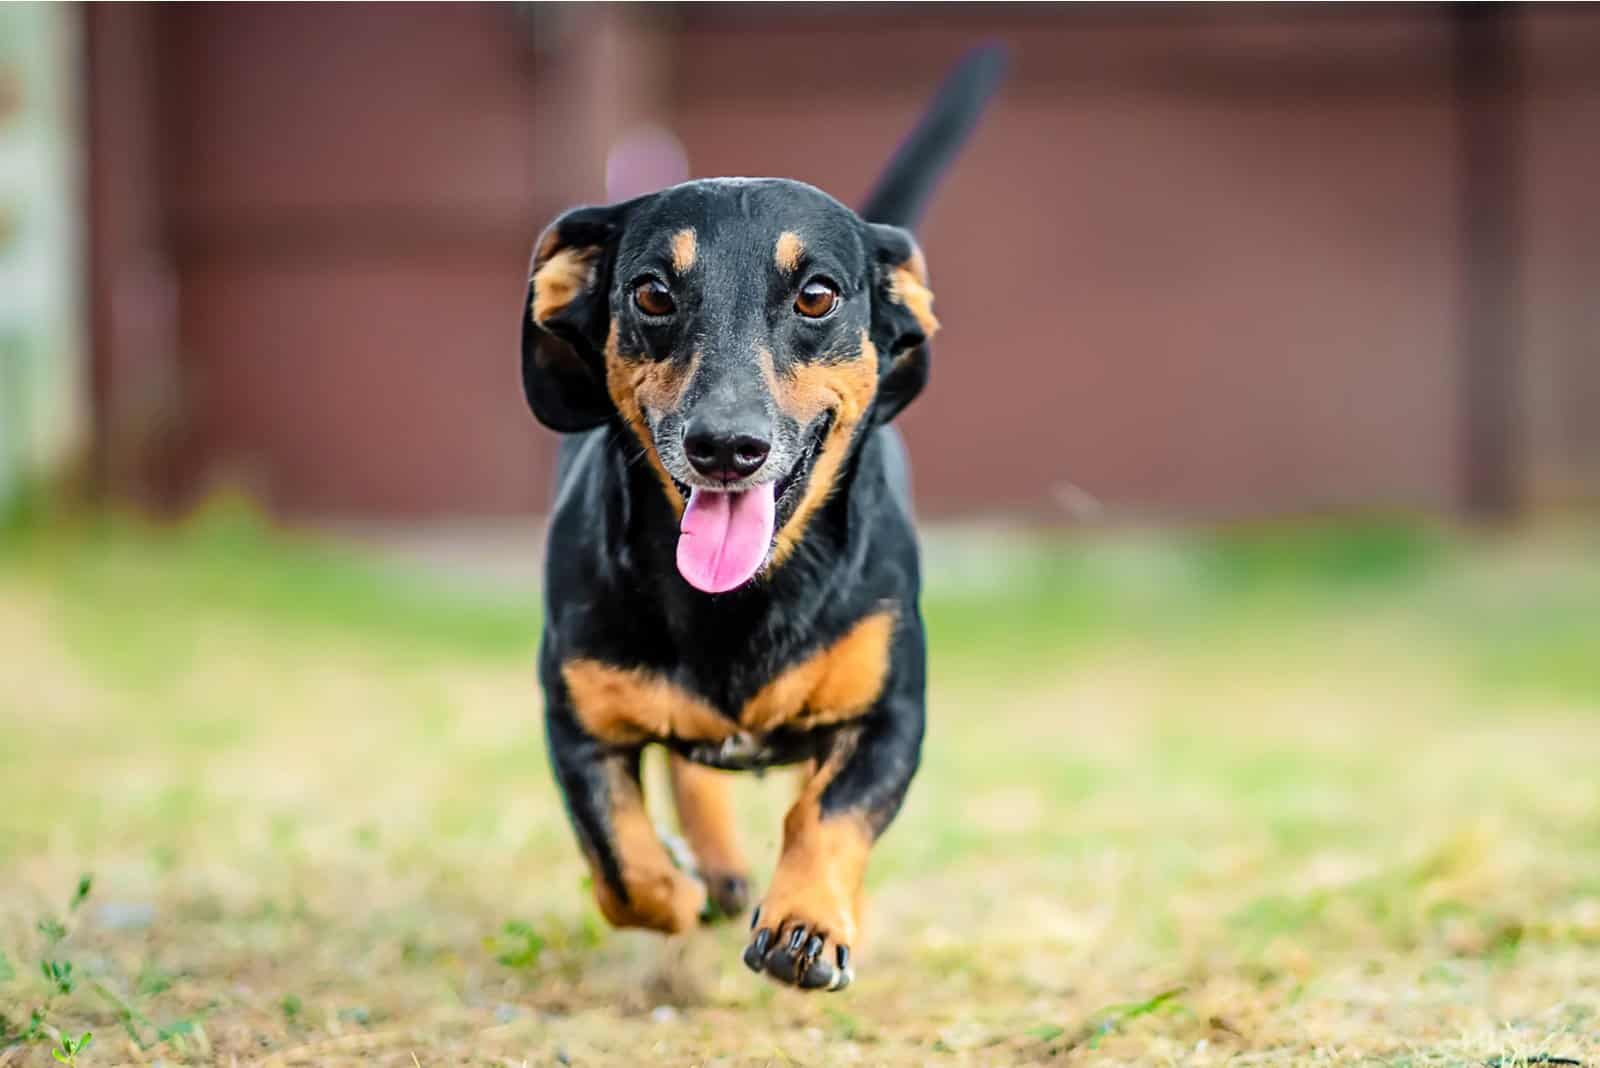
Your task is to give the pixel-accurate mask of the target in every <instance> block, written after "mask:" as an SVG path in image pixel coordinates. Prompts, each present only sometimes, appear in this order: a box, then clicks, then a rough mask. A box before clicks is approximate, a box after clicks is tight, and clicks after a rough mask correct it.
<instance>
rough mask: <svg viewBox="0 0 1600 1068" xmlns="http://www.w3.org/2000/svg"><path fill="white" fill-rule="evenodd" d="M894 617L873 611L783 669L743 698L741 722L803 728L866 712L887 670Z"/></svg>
mask: <svg viewBox="0 0 1600 1068" xmlns="http://www.w3.org/2000/svg"><path fill="white" fill-rule="evenodd" d="M893 635H894V616H893V614H891V613H889V612H876V613H874V614H872V615H870V616H867V617H866V618H865V619H863V620H861V621H860V622H859V623H857V624H856V625H855V626H854V627H851V628H850V631H849V632H848V633H847V634H845V636H844V637H843V638H840V639H839V640H838V641H836V642H834V643H833V644H832V645H830V646H828V647H827V648H826V649H823V650H822V651H821V652H819V653H816V654H814V655H812V656H810V657H808V658H806V659H805V660H802V661H801V662H800V663H798V664H795V665H793V666H791V667H788V668H785V669H784V670H783V671H781V672H779V673H778V675H777V676H776V677H775V678H774V679H773V680H772V681H771V682H769V683H767V684H766V685H765V686H763V687H762V688H761V689H760V690H759V691H758V692H757V693H756V695H755V696H754V697H752V698H751V699H750V700H748V701H746V702H745V705H744V708H743V709H742V710H741V711H740V713H739V722H740V724H742V725H743V726H744V727H745V728H746V729H747V730H750V731H752V732H754V733H757V734H763V733H766V732H767V731H772V730H776V729H777V728H779V727H796V728H801V729H806V728H810V727H819V726H823V725H824V724H829V723H839V722H842V721H844V720H847V719H854V718H855V717H857V716H859V715H861V714H862V713H864V712H866V711H867V710H868V709H869V708H871V707H872V703H873V702H874V701H876V700H877V699H878V695H879V694H880V693H882V692H883V682H884V679H886V678H887V677H888V675H889V642H890V639H891V638H892V637H893Z"/></svg>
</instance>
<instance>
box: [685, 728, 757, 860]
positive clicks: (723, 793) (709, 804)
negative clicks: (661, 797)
mask: <svg viewBox="0 0 1600 1068" xmlns="http://www.w3.org/2000/svg"><path fill="white" fill-rule="evenodd" d="M668 766H669V768H670V769H671V777H672V800H673V804H674V806H675V807H676V808H677V810H678V826H679V827H680V828H681V829H682V830H683V836H684V838H686V839H688V842H689V848H690V849H691V850H692V851H693V852H694V859H695V861H696V862H697V863H698V864H699V865H700V874H701V875H702V876H704V877H706V878H707V879H715V878H717V877H719V876H741V877H742V876H743V875H744V874H745V872H746V871H748V870H749V865H748V864H746V863H745V858H744V850H743V849H742V848H740V846H739V831H738V827H737V826H735V823H734V818H733V796H732V795H733V789H732V787H733V774H732V773H731V772H727V771H718V770H717V769H716V768H708V767H704V766H702V765H700V764H696V763H694V761H692V760H687V759H685V758H684V757H681V756H679V755H678V754H677V753H673V754H672V758H671V760H670V762H669V765H668Z"/></svg>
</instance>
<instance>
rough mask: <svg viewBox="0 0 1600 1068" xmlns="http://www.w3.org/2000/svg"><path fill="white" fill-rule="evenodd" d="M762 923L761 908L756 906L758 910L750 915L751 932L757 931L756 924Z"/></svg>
mask: <svg viewBox="0 0 1600 1068" xmlns="http://www.w3.org/2000/svg"><path fill="white" fill-rule="evenodd" d="M760 922H761V906H760V905H757V906H756V910H755V911H754V912H752V913H751V914H750V930H752V931H754V930H755V929H756V924H758V923H760Z"/></svg>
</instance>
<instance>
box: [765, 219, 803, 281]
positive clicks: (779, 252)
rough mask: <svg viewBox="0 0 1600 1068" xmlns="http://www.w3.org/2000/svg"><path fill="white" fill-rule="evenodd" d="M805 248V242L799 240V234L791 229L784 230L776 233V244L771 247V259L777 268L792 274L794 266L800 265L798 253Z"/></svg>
mask: <svg viewBox="0 0 1600 1068" xmlns="http://www.w3.org/2000/svg"><path fill="white" fill-rule="evenodd" d="M805 250H806V243H805V242H804V241H802V240H800V235H799V234H797V233H795V232H794V231H793V230H785V231H784V232H783V233H781V234H779V235H778V244H777V246H776V247H775V248H774V249H773V255H772V259H773V262H774V263H776V264H777V265H778V270H780V271H782V272H783V273H784V274H793V273H794V270H795V268H796V267H798V266H800V255H801V253H803V252H805Z"/></svg>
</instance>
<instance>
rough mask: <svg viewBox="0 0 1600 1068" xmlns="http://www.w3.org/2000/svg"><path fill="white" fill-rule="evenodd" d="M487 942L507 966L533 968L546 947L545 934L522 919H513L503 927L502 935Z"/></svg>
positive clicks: (496, 958) (499, 959) (495, 957)
mask: <svg viewBox="0 0 1600 1068" xmlns="http://www.w3.org/2000/svg"><path fill="white" fill-rule="evenodd" d="M487 942H488V946H489V949H490V950H491V951H492V952H494V959H495V960H497V961H499V962H500V963H501V964H503V965H505V966H506V967H507V968H532V967H534V966H536V965H537V964H538V963H539V958H540V957H541V956H542V955H543V954H544V949H545V939H544V936H543V935H541V934H539V932H537V931H535V930H534V929H533V926H532V925H531V924H527V923H524V922H522V921H521V920H511V921H510V922H508V923H507V924H506V925H505V927H503V928H502V929H501V934H500V937H498V938H489V939H488V940H487Z"/></svg>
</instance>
